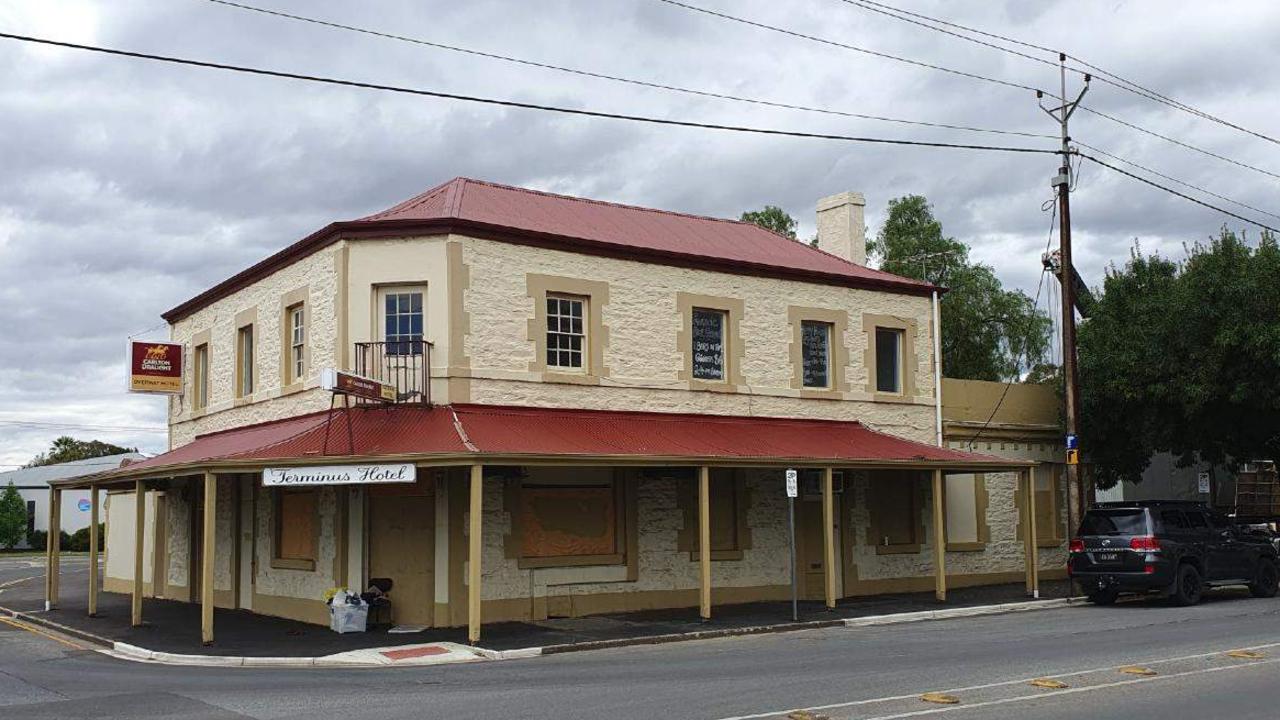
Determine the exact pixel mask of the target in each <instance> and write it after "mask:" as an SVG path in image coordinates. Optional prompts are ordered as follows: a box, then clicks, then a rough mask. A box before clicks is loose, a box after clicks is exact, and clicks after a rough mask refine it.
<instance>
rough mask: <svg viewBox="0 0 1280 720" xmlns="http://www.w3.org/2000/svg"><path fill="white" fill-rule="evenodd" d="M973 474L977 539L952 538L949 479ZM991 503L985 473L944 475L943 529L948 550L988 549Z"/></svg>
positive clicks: (979, 550) (972, 550) (973, 550)
mask: <svg viewBox="0 0 1280 720" xmlns="http://www.w3.org/2000/svg"><path fill="white" fill-rule="evenodd" d="M965 475H967V476H971V477H972V479H973V512H974V515H975V518H974V522H975V525H974V530H975V534H976V536H977V537H976V539H974V540H959V541H955V540H952V539H951V527H950V515H951V513H950V512H949V508H950V505H949V500H950V498H951V496H952V494H951V489H950V485H949V484H948V482H947V480H948V479H950V478H952V477H959V476H965ZM989 503H990V497H989V496H988V495H987V478H986V474H985V473H980V472H975V473H948V474H947V475H945V476H944V477H943V483H942V507H943V516H942V521H943V525H942V529H943V538H945V540H946V544H947V552H981V551H983V550H986V549H987V543H988V542H990V540H991V527H990V526H989V525H988V524H987V509H988V505H989Z"/></svg>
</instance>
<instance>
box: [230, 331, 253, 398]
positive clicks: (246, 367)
mask: <svg viewBox="0 0 1280 720" xmlns="http://www.w3.org/2000/svg"><path fill="white" fill-rule="evenodd" d="M246 341H247V347H246ZM257 352H258V338H257V332H256V329H255V328H254V324H253V323H249V324H247V325H242V326H240V327H238V328H236V383H235V384H236V399H237V400H244V399H247V398H251V397H253V393H254V391H255V390H256V389H257V388H256V386H257V380H258V371H257Z"/></svg>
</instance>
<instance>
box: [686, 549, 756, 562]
mask: <svg viewBox="0 0 1280 720" xmlns="http://www.w3.org/2000/svg"><path fill="white" fill-rule="evenodd" d="M743 557H744V553H743V551H741V550H712V551H711V562H716V561H717V560H741V559H742V558H743ZM701 559H702V553H700V552H698V551H697V550H694V551H693V552H691V553H689V562H698V561H699V560H701Z"/></svg>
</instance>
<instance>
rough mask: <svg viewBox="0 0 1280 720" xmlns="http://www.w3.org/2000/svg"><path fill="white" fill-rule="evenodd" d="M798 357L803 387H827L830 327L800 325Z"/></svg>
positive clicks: (820, 324)
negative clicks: (801, 370)
mask: <svg viewBox="0 0 1280 720" xmlns="http://www.w3.org/2000/svg"><path fill="white" fill-rule="evenodd" d="M800 356H801V360H802V362H803V364H804V386H805V387H811V388H824V387H828V385H829V384H830V381H829V373H830V370H829V367H828V366H829V365H830V358H831V326H830V325H828V324H826V323H819V322H806V323H801V324H800Z"/></svg>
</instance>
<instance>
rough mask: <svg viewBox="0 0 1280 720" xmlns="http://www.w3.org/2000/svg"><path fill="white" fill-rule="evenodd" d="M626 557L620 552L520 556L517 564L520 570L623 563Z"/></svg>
mask: <svg viewBox="0 0 1280 720" xmlns="http://www.w3.org/2000/svg"><path fill="white" fill-rule="evenodd" d="M626 562H627V558H626V556H625V555H623V554H622V553H615V554H613V555H570V556H565V557H539V558H520V560H519V562H518V566H519V568H520V569H521V570H529V569H534V570H536V569H538V568H557V567H589V566H592V565H625V564H626Z"/></svg>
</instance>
